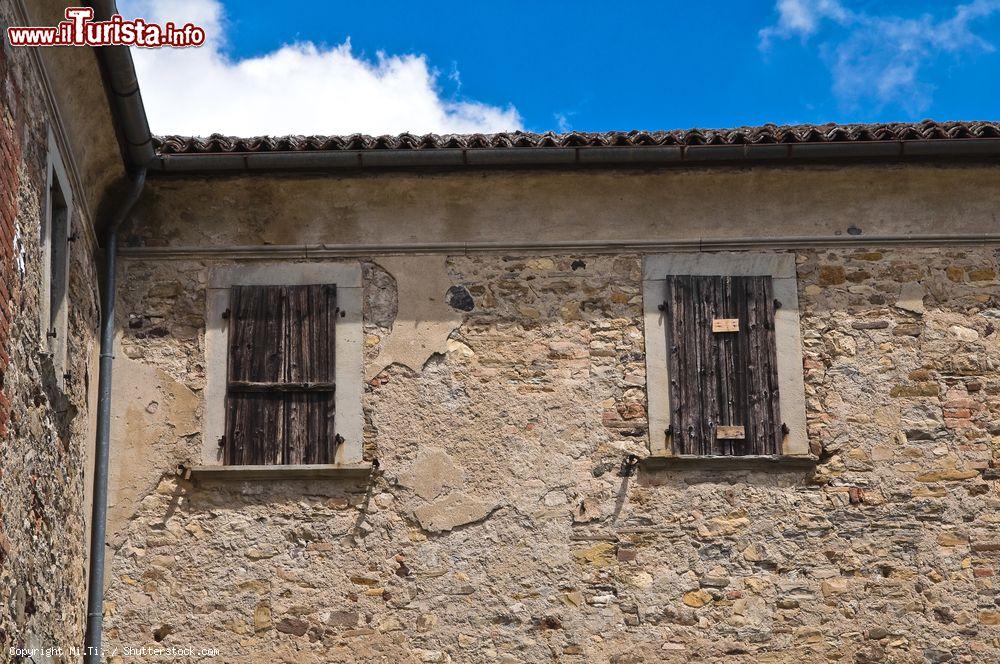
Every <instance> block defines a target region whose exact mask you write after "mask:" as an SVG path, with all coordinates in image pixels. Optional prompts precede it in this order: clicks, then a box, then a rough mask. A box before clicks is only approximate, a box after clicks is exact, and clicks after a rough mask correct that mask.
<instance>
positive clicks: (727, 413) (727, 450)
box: [715, 277, 740, 455]
mask: <svg viewBox="0 0 1000 664" xmlns="http://www.w3.org/2000/svg"><path fill="white" fill-rule="evenodd" d="M715 302H716V315H718V316H724V317H727V318H731V317H733V316H734V315H735V313H736V307H735V306H734V305H733V280H732V277H722V278H721V279H720V280H719V283H718V285H717V286H716V292H715ZM736 320H737V321H738V320H739V319H738V318H737V319H736ZM715 342H716V349H717V351H716V352H717V353H718V361H719V374H718V382H719V424H720V426H732V425H737V424H739V422H740V421H739V420H738V419H737V414H736V397H737V391H736V385H735V383H734V378H735V374H736V366H735V360H734V358H735V350H734V349H735V347H736V335H730V334H723V335H717V336H716V338H715ZM716 439H717V440H718V439H719V436H718V433H717V434H716ZM717 447H718V451H719V454H723V455H725V454H732V453H733V444H732V440H731V439H727V438H723V439H722V440H721V441H719V442H718V444H717Z"/></svg>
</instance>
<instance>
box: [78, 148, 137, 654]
mask: <svg viewBox="0 0 1000 664" xmlns="http://www.w3.org/2000/svg"><path fill="white" fill-rule="evenodd" d="M145 184H146V168H145V167H142V168H140V169H139V170H138V172H137V173H136V174H135V177H134V178H133V179H132V182H131V187H130V189H129V191H128V193H127V194H126V196H125V198H124V200H123V201H122V203H121V206H120V207H119V208H118V211H117V212H116V214H115V216H114V217H113V218H112V220H111V223H110V224H109V225H108V230H107V235H106V236H105V241H104V289H103V292H102V294H101V363H100V374H99V378H98V384H97V395H98V396H97V442H96V449H95V450H94V504H93V507H92V510H91V516H90V519H91V527H90V574H89V576H88V579H89V587H88V589H87V635H86V638H85V640H84V661H85V662H87V663H88V664H100V662H101V659H102V658H101V633H102V630H103V625H104V553H105V548H106V544H105V539H106V537H107V520H108V465H109V463H108V461H109V456H110V455H109V450H110V440H111V371H112V366H113V365H112V363H113V361H114V344H115V295H116V294H115V276H116V275H115V271H116V267H117V254H118V229H119V228H120V227H121V225H122V224H123V223H124V221H125V220H126V219H128V216H129V213H131V212H132V208H134V207H135V204H136V202H138V200H139V196H140V195H141V194H142V189H143V186H144V185H145Z"/></svg>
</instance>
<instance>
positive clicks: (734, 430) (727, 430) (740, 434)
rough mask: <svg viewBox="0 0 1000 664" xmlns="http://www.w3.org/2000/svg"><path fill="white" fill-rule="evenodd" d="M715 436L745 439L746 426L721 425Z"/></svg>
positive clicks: (728, 438) (725, 438)
mask: <svg viewBox="0 0 1000 664" xmlns="http://www.w3.org/2000/svg"><path fill="white" fill-rule="evenodd" d="M715 437H716V438H720V439H723V440H744V439H745V438H746V428H745V427H742V426H728V425H721V426H718V427H716V429H715Z"/></svg>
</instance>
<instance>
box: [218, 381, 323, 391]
mask: <svg viewBox="0 0 1000 664" xmlns="http://www.w3.org/2000/svg"><path fill="white" fill-rule="evenodd" d="M335 390H336V384H335V383H291V382H288V383H283V382H282V383H262V382H252V381H245V380H236V381H231V382H230V383H229V391H230V392H333V391H335Z"/></svg>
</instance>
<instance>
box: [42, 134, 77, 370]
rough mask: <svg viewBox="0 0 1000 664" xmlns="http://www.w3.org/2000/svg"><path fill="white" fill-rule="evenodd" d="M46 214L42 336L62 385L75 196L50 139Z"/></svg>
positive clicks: (43, 219)
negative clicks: (70, 231)
mask: <svg viewBox="0 0 1000 664" xmlns="http://www.w3.org/2000/svg"><path fill="white" fill-rule="evenodd" d="M47 173H48V175H47V181H48V186H47V187H46V191H45V211H44V216H43V218H42V223H41V227H40V233H39V245H40V247H41V249H42V284H41V289H40V295H41V302H40V306H39V336H40V338H41V346H42V352H43V353H45V354H46V355H47V356H48V357H49V358H51V360H52V365H53V368H54V369H55V377H56V380H57V381H58V383H59V384H60V385H61V384H62V383H63V381H64V378H65V377H64V374H65V371H66V355H67V350H68V346H67V339H66V337H67V334H68V321H69V306H68V305H69V303H68V298H67V295H68V287H69V243H70V233H69V229H70V209H71V207H72V195H71V192H70V189H69V186H68V183H67V178H66V171H65V169H64V168H63V164H62V160H61V159H60V157H59V150H58V148H57V147H56V144H55V139H54V137H53V136H51V135H50V136H49V155H48V169H47Z"/></svg>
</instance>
